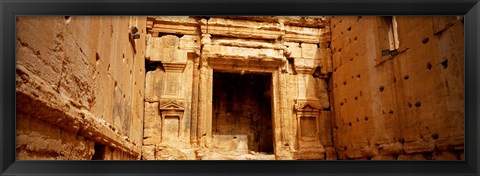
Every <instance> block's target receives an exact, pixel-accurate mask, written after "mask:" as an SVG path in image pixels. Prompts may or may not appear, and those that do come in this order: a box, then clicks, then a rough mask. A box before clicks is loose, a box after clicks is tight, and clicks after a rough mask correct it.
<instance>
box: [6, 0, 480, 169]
mask: <svg viewBox="0 0 480 176" xmlns="http://www.w3.org/2000/svg"><path fill="white" fill-rule="evenodd" d="M478 2H479V0H463V1H459V0H403V1H402V0H356V1H355V0H321V1H320V0H317V1H313V0H277V1H271V0H257V1H255V0H233V1H229V2H225V1H221V0H204V1H194V0H177V1H173V0H162V1H153V0H139V1H134V0H105V1H93V0H85V1H80V0H69V1H64V0H63V1H62V0H40V1H31V0H18V1H13V0H0V11H1V16H2V17H1V20H0V35H1V37H0V38H1V39H2V41H1V44H0V54H1V59H0V75H1V78H0V89H1V90H0V141H1V142H0V175H120V174H121V175H140V174H143V175H226V174H229V175H245V174H252V175H319V174H321V175H468V176H470V175H472V176H473V175H479V169H480V163H479V158H480V152H479V151H480V140H479V139H480V138H479V130H478V128H479V127H480V123H479V120H478V117H479V112H480V108H478V107H480V106H479V104H478V102H479V100H480V96H479V90H480V89H479V87H478V84H479V82H480V77H479V71H478V70H479V68H480V64H479V62H478V59H479V58H480V52H479V51H478V50H479V48H480V47H479V46H480V45H479V44H480V40H479V32H480V23H479V21H480V19H479V17H480V3H478ZM279 14H280V15H465V161H343V160H338V161H15V36H16V35H15V17H16V16H19V15H27V16H28V15H101V16H105V15H140V16H143V15H199V16H201V15H279ZM39 35H41V34H39Z"/></svg>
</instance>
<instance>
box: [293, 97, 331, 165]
mask: <svg viewBox="0 0 480 176" xmlns="http://www.w3.org/2000/svg"><path fill="white" fill-rule="evenodd" d="M320 108H321V105H320V101H319V100H318V99H297V100H296V101H295V105H294V110H295V113H296V121H297V152H296V154H295V157H294V158H302V159H324V153H325V149H324V147H323V145H322V144H321V143H320V134H319V131H320V129H319V128H320V127H319V125H318V122H319V118H320Z"/></svg>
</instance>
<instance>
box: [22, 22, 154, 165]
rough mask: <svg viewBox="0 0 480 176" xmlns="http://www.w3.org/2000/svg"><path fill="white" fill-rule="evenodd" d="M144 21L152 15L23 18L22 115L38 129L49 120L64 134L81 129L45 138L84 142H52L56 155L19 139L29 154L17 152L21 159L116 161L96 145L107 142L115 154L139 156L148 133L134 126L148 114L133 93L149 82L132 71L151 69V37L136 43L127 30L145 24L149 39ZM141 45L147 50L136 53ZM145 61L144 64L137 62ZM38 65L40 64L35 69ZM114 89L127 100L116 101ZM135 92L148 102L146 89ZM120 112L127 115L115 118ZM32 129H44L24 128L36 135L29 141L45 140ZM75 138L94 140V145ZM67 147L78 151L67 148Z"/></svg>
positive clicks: (120, 96) (48, 139)
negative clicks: (148, 58)
mask: <svg viewBox="0 0 480 176" xmlns="http://www.w3.org/2000/svg"><path fill="white" fill-rule="evenodd" d="M133 19H135V20H133ZM142 21H143V23H144V22H146V18H144V17H143V18H142V17H77V16H76V17H71V16H66V17H19V18H17V26H18V29H19V30H18V35H17V52H18V55H19V57H18V58H17V61H18V63H17V67H16V68H17V103H19V104H18V105H20V106H17V107H18V109H17V112H19V113H23V114H25V116H26V117H27V118H30V119H32V122H31V123H32V125H31V126H32V127H34V126H39V125H40V124H42V123H43V124H44V126H51V127H52V128H58V129H59V130H60V131H65V134H67V133H66V132H69V133H73V134H76V135H70V134H69V135H65V136H55V135H48V136H45V137H42V138H43V139H40V140H46V141H62V140H63V141H64V142H65V143H66V144H67V143H69V144H68V145H70V144H71V145H78V147H84V149H81V150H79V149H77V148H65V147H67V146H64V147H62V146H58V145H51V146H49V147H48V148H50V149H49V150H51V151H50V152H49V151H48V150H45V151H36V149H35V150H30V149H25V148H23V147H21V145H25V143H24V144H22V143H21V142H20V143H17V146H18V148H17V152H18V153H22V154H21V155H18V156H17V158H18V159H29V157H30V159H31V158H34V157H35V156H41V159H74V158H72V157H76V158H75V159H92V158H94V157H99V158H107V159H108V158H112V157H105V156H107V154H106V153H105V155H101V154H99V152H100V153H101V152H106V151H107V150H103V149H102V151H96V150H97V148H98V149H99V150H101V148H102V147H97V146H101V145H102V146H108V147H110V148H111V149H112V150H113V151H114V153H123V154H122V155H119V156H118V157H113V159H132V158H136V159H138V158H139V157H140V150H141V149H140V146H141V140H140V139H141V138H142V133H141V131H138V130H133V128H131V127H130V126H132V127H137V126H139V125H138V124H141V123H142V120H141V119H140V118H139V116H143V114H140V113H134V112H138V110H140V109H142V108H143V107H142V106H134V105H133V104H135V103H132V102H133V101H135V100H136V101H137V102H138V99H136V98H132V94H131V93H130V92H132V87H138V86H141V87H143V83H142V82H143V81H141V79H144V77H140V78H139V79H136V81H134V80H133V73H135V74H137V73H140V75H141V74H142V72H143V73H144V71H143V69H144V64H143V58H144V57H143V54H144V53H143V52H144V51H143V50H144V42H138V43H135V45H132V43H131V42H130V40H129V39H128V35H127V34H128V30H129V28H125V27H123V26H127V25H128V26H131V25H133V26H138V28H139V29H140V31H139V34H140V36H142V35H143V36H144V35H145V33H146V30H145V29H144V28H145V25H142ZM45 24H49V25H45ZM119 25H121V26H122V27H120V26H119ZM38 30H41V31H42V35H31V34H32V33H34V32H35V31H37V32H38ZM140 40H144V38H142V37H141V38H140ZM133 47H135V49H134V48H133ZM134 50H136V51H137V52H138V53H141V55H140V54H139V55H136V56H135V55H134V54H133V53H134ZM140 56H141V57H140ZM42 58H43V61H42ZM134 58H136V59H134ZM138 59H140V60H141V61H142V62H134V60H138ZM38 61H40V62H38ZM35 63H36V64H35ZM32 64H35V65H37V66H35V67H32V66H33V65H32ZM138 65H140V66H138ZM134 68H135V69H134ZM136 82H139V83H140V84H136ZM114 90H118V91H117V93H121V94H122V95H119V94H117V95H116V96H117V97H119V98H120V100H122V102H123V103H118V102H114V101H113V100H114V97H115V91H114ZM136 90H138V93H139V94H140V95H139V96H136V97H139V99H143V98H142V97H143V95H141V94H142V92H143V91H141V90H139V89H136ZM106 100H108V101H106ZM120 106H122V107H120ZM115 108H117V109H120V108H121V109H122V112H121V113H120V111H114V109H115ZM142 111H143V110H142ZM114 114H122V115H121V116H118V117H116V116H114ZM17 120H18V119H17ZM38 120H40V121H38ZM23 125H27V124H26V123H25V124H24V123H21V124H19V126H18V128H19V129H21V128H23ZM31 130H39V129H28V130H24V131H23V132H22V133H21V134H20V133H18V135H20V136H22V137H21V138H24V137H28V138H31V139H33V140H27V141H25V142H26V143H28V144H29V145H30V144H31V145H32V146H33V145H35V143H37V142H40V141H38V140H35V139H36V137H34V135H33V133H30V132H29V131H31ZM38 134H46V132H38ZM67 136H73V138H76V140H72V139H70V138H71V137H67ZM75 136H76V137H75ZM67 138H68V140H67ZM66 140H67V141H66ZM21 141H22V140H21ZM75 141H78V142H81V141H89V144H88V145H87V144H85V143H84V144H80V143H78V142H75ZM94 146H95V147H94ZM42 150H44V149H42ZM62 150H71V151H70V153H69V152H63V153H62ZM94 150H95V152H93V151H94ZM42 153H43V154H42ZM93 153H96V154H95V155H94V154H93ZM80 156H81V157H80Z"/></svg>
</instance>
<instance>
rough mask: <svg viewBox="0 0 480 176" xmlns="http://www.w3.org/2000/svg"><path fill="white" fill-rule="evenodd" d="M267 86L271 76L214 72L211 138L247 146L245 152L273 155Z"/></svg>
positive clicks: (270, 111)
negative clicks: (226, 138) (224, 137)
mask: <svg viewBox="0 0 480 176" xmlns="http://www.w3.org/2000/svg"><path fill="white" fill-rule="evenodd" d="M271 83H272V75H271V74H264V73H263V74H257V73H255V74H251V73H248V74H240V73H225V72H216V71H214V73H213V104H212V108H213V114H212V116H213V117H212V123H213V124H212V132H213V135H217V136H222V135H223V136H229V137H232V138H233V139H235V140H236V141H238V142H243V143H247V144H248V150H249V151H255V152H262V153H273V132H272V107H271V104H272V102H271V101H272V96H271V92H272V91H271ZM239 136H242V138H241V137H239ZM225 143H228V142H227V141H226V140H225ZM230 143H231V141H230ZM230 143H229V145H231V144H230Z"/></svg>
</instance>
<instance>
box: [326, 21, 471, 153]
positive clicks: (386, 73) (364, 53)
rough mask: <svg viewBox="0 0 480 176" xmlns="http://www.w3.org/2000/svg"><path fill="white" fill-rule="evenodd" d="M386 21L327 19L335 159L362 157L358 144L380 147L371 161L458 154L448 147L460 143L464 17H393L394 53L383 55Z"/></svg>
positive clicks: (462, 98) (461, 141) (462, 120)
mask: <svg viewBox="0 0 480 176" xmlns="http://www.w3.org/2000/svg"><path fill="white" fill-rule="evenodd" d="M385 20H386V17H334V18H332V22H331V29H332V53H333V67H334V72H333V74H332V78H333V85H330V86H331V87H332V90H333V102H334V103H333V105H332V106H333V112H335V115H334V119H335V120H334V121H335V122H334V123H335V128H336V130H334V136H335V138H334V141H335V144H334V146H335V147H336V149H337V152H338V151H345V152H346V153H347V154H346V155H341V156H343V158H341V159H349V158H352V157H368V156H366V155H365V154H361V152H357V151H358V150H361V148H363V147H370V148H377V149H378V150H379V151H380V153H379V154H380V155H381V156H375V157H374V158H373V159H392V158H391V157H389V156H394V157H393V159H395V158H397V156H398V158H397V159H399V160H400V159H402V160H405V159H407V160H417V159H421V160H423V159H435V157H434V156H435V155H432V154H426V153H432V152H435V153H441V154H439V156H440V157H437V158H436V159H447V158H456V157H453V154H451V155H452V156H450V153H451V152H453V153H457V152H456V151H463V148H461V146H463V142H464V138H463V136H464V133H463V132H464V131H463V129H464V125H463V123H464V117H463V113H464V112H463V110H460V109H461V108H460V107H462V108H463V107H464V106H463V100H464V95H463V86H464V82H463V78H464V76H463V74H460V73H459V71H463V58H464V56H463V50H462V49H460V48H463V37H464V36H463V24H462V22H461V21H459V20H457V18H455V17H453V18H452V17H441V16H438V17H396V21H397V24H398V29H397V30H398V40H399V48H398V49H397V51H398V54H397V55H395V56H382V54H381V51H382V50H385V49H389V48H388V38H385V37H384V36H386V35H385V34H386V33H387V32H386V31H387V30H388V29H387V28H385ZM376 26H378V28H377V27H376ZM386 40H387V41H386ZM453 87H455V88H453ZM453 97H455V98H453ZM447 141H448V142H447ZM446 146H449V147H446ZM459 147H460V148H459ZM348 153H350V155H349V154H348ZM354 153H357V154H354ZM443 153H445V154H443ZM455 156H457V157H458V154H456V155H455Z"/></svg>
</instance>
